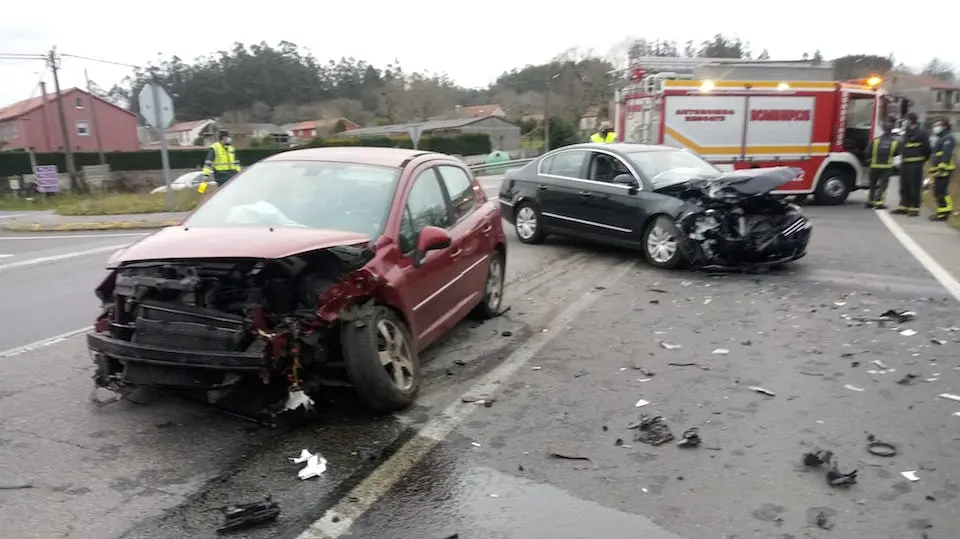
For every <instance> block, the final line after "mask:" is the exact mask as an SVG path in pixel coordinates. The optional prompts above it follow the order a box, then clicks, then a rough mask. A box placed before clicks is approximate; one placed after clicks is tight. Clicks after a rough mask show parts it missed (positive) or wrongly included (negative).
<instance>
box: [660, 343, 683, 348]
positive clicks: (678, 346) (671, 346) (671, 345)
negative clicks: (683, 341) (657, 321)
mask: <svg viewBox="0 0 960 539" xmlns="http://www.w3.org/2000/svg"><path fill="white" fill-rule="evenodd" d="M660 346H661V347H662V348H664V349H666V350H679V349H680V348H682V345H679V344H670V343H668V342H664V341H660Z"/></svg>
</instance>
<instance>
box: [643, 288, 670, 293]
mask: <svg viewBox="0 0 960 539" xmlns="http://www.w3.org/2000/svg"><path fill="white" fill-rule="evenodd" d="M647 290H648V291H650V292H656V293H658V294H667V293H668V292H667V291H666V290H664V289H662V288H648V289H647Z"/></svg>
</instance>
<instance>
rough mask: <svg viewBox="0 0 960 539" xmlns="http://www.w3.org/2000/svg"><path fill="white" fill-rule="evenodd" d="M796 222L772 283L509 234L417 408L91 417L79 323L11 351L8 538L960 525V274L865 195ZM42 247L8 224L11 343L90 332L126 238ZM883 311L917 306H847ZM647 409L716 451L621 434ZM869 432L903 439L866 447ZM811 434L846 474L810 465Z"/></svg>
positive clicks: (137, 409)
mask: <svg viewBox="0 0 960 539" xmlns="http://www.w3.org/2000/svg"><path fill="white" fill-rule="evenodd" d="M485 188H487V190H488V192H491V191H493V192H495V188H494V186H492V185H489V184H488V185H485ZM807 212H808V214H809V215H810V217H811V219H812V220H813V221H814V223H815V226H816V229H815V233H814V239H813V241H812V243H811V249H810V254H809V256H808V257H807V258H806V259H804V260H802V261H800V262H799V263H797V264H795V265H793V266H790V267H789V268H788V269H787V270H785V271H781V272H775V273H768V274H760V275H741V274H723V275H709V274H703V273H691V272H678V273H668V272H661V271H656V270H654V269H652V268H650V267H649V266H647V265H646V264H644V263H643V262H642V261H640V260H639V257H638V256H637V255H636V254H635V253H630V252H625V251H622V250H617V249H607V248H598V247H595V246H591V245H586V244H583V243H579V242H573V241H569V240H562V239H556V238H550V239H549V240H548V242H547V243H546V244H545V245H541V246H532V247H531V246H524V245H522V244H519V243H518V242H516V241H515V240H514V238H513V236H512V234H510V245H509V262H508V287H509V288H508V294H507V301H508V303H509V304H510V305H511V309H510V310H509V311H508V312H507V313H506V314H505V315H503V316H501V317H500V318H498V319H495V320H493V321H489V322H486V323H483V324H480V323H477V322H465V323H463V324H461V325H460V326H459V327H458V328H457V329H456V330H455V331H454V332H453V334H451V335H450V336H449V337H447V338H445V339H443V341H442V342H440V343H438V344H437V345H435V346H433V347H431V348H430V350H429V351H428V352H427V354H426V358H425V361H426V372H427V373H428V380H427V384H426V386H425V388H424V391H423V394H422V397H421V399H420V401H419V402H418V404H417V406H416V407H414V408H413V409H411V410H408V411H406V412H405V413H402V414H397V415H395V416H389V417H378V418H374V417H371V416H369V415H367V414H365V413H363V412H360V411H357V410H356V408H355V407H354V406H351V403H352V401H351V400H350V397H349V395H341V394H331V402H330V403H329V404H327V405H326V406H324V411H323V414H322V417H321V418H320V420H318V421H317V422H316V423H315V424H313V425H310V426H307V427H303V428H300V429H297V430H292V431H273V430H257V429H255V428H252V426H251V425H250V424H249V423H246V422H244V421H241V420H238V419H235V418H232V417H228V416H224V415H222V414H218V413H216V412H213V411H211V410H208V409H205V408H200V407H197V406H195V405H191V404H187V403H183V402H180V401H176V400H173V399H162V400H161V401H159V402H156V403H153V404H151V405H149V406H138V405H135V404H132V403H127V402H121V403H118V404H115V405H109V406H105V407H96V406H93V405H91V404H90V403H89V402H88V395H89V392H90V387H91V382H90V379H89V378H90V375H91V373H92V369H91V367H90V361H89V358H88V357H87V354H86V351H85V349H84V347H83V344H82V340H81V338H79V337H68V338H64V339H62V340H56V341H54V342H53V343H52V344H48V345H45V346H35V347H32V348H30V349H28V350H20V351H17V352H16V353H15V354H14V355H7V357H2V356H0V451H2V453H0V455H2V459H0V486H3V485H4V484H6V485H8V486H12V485H13V484H14V483H16V482H18V481H20V482H29V483H31V484H32V485H33V488H31V489H21V490H0V521H2V522H3V523H4V527H3V529H4V532H3V533H0V535H2V536H3V537H7V536H9V537H17V538H23V539H30V538H34V537H36V538H44V539H47V538H55V537H71V538H87V537H90V538H109V537H126V538H137V539H154V538H164V539H166V538H170V539H173V538H181V537H191V538H207V537H215V536H216V534H215V532H214V528H215V526H216V523H217V513H216V508H218V507H220V506H222V505H225V504H228V503H237V502H245V501H253V500H255V499H257V498H258V497H260V496H262V495H265V494H268V493H269V494H272V495H273V497H274V499H275V500H277V501H279V502H280V503H281V506H282V508H283V511H284V513H283V516H282V517H281V519H280V520H279V521H278V522H277V523H276V524H274V525H272V526H268V527H265V528H261V529H257V530H252V531H247V532H243V533H240V534H238V535H237V536H238V537H243V538H251V539H252V538H261V537H262V538H265V537H280V538H290V539H294V538H296V539H315V538H334V537H357V538H380V537H383V538H390V539H407V538H409V539H414V538H416V539H424V538H426V539H431V538H437V539H442V538H446V537H449V536H451V535H452V534H455V533H459V537H460V538H462V539H494V538H524V539H526V538H531V539H539V538H544V539H546V538H554V539H568V538H569V539H579V538H595V537H604V538H610V539H619V538H636V537H644V538H645V539H647V538H649V539H667V538H669V539H678V538H682V539H701V538H704V539H706V538H718V537H723V538H734V537H736V538H740V539H744V538H748V537H749V538H754V537H755V538H778V539H788V538H801V537H849V538H861V537H863V538H868V537H869V538H871V539H874V538H876V539H881V538H891V539H901V538H918V539H919V538H921V537H924V535H923V534H924V533H926V534H927V536H928V537H930V538H937V539H939V538H954V537H960V520H958V519H957V518H956V517H955V515H956V511H957V510H958V509H960V498H958V496H960V453H958V452H957V451H956V443H957V441H956V440H957V439H958V436H960V435H958V425H960V416H958V415H957V414H958V413H960V402H953V401H950V400H947V399H943V398H938V395H939V394H942V393H953V394H960V353H958V350H960V348H958V347H960V330H957V329H955V328H956V326H960V302H958V300H960V297H954V295H953V294H951V293H950V292H948V290H947V288H946V287H945V286H944V285H947V286H955V285H956V282H955V280H954V281H952V282H951V281H950V279H953V277H951V276H949V275H947V276H946V277H944V274H943V273H938V274H937V275H936V276H935V275H933V274H931V272H930V271H929V270H930V267H925V266H924V265H923V264H922V263H921V262H919V261H918V259H917V257H916V256H915V255H916V252H917V251H916V249H915V248H914V246H911V248H910V249H908V248H906V247H905V246H904V244H902V243H901V242H900V241H899V240H898V238H897V237H895V236H894V234H892V233H891V228H888V226H886V224H885V222H886V221H882V220H881V219H879V218H878V217H877V216H875V215H874V213H873V212H871V211H867V210H864V209H862V207H860V206H859V205H857V204H856V200H854V201H852V202H851V203H850V204H848V205H846V206H843V207H810V208H808V209H807ZM891 221H892V220H891ZM892 226H893V227H894V228H893V229H892V230H899V229H898V228H897V225H892ZM911 226H919V225H917V224H915V223H913V224H911ZM18 237H22V236H18ZM43 238H46V239H11V237H9V236H0V253H3V254H12V255H13V256H9V257H5V258H3V259H2V260H0V287H2V290H3V297H4V299H5V301H4V305H5V309H4V312H5V313H7V316H8V317H10V319H13V321H12V322H8V324H7V325H6V326H5V327H4V328H3V329H2V330H0V343H2V344H0V349H6V348H13V347H18V346H22V345H25V344H28V343H31V342H34V341H37V340H39V339H43V338H45V337H46V338H49V337H51V336H54V335H57V334H61V333H64V332H69V331H71V330H74V329H76V328H80V327H82V326H84V325H86V324H89V322H90V319H91V317H92V313H93V312H94V305H95V300H94V299H93V297H92V288H93V286H94V285H95V284H96V282H97V280H98V279H99V278H101V277H102V275H103V270H102V263H103V259H104V258H105V256H106V255H107V252H106V249H107V247H108V246H112V245H117V244H122V243H124V242H127V241H130V239H131V238H132V236H131V237H126V236H124V237H118V236H100V235H91V234H85V235H78V236H76V237H73V238H58V237H51V236H43ZM904 241H907V242H908V244H909V241H910V240H909V239H907V240H904ZM953 241H954V245H955V244H956V243H955V242H956V240H955V239H953ZM96 249H104V251H100V252H94V250H96ZM78 253H87V254H78ZM66 254H73V255H75V256H72V257H70V258H59V259H58V258H53V257H57V256H61V257H62V256H64V255H66ZM37 259H45V260H46V261H45V262H39V263H33V264H32V265H30V264H28V265H21V266H15V267H11V266H10V264H11V263H16V262H27V261H30V260H37ZM927 265H928V266H929V262H928V263H927ZM931 267H932V266H931ZM934 270H935V271H936V268H934ZM953 270H954V275H955V274H956V273H957V272H956V268H953ZM937 277H939V278H940V281H938V279H937ZM958 295H960V293H958ZM11 298H12V299H11ZM11 301H12V303H10V302H11ZM9 305H13V306H14V308H9V307H7V306H9ZM890 308H895V309H908V310H913V311H916V313H917V318H916V320H915V321H912V322H908V323H906V324H904V326H903V327H902V328H899V329H896V330H895V329H894V328H892V327H884V328H880V327H877V325H876V324H872V323H871V324H862V323H856V322H854V321H853V319H855V318H857V317H863V316H873V315H877V314H879V313H880V312H882V311H885V310H887V309H890ZM14 313H15V314H14ZM8 320H9V319H8ZM903 329H910V330H913V331H915V332H916V334H914V335H910V336H907V335H903V334H901V332H900V331H901V330H903ZM664 343H666V344H673V345H680V347H679V348H673V347H670V348H672V349H666V348H664ZM940 343H942V344H940ZM724 350H726V351H727V352H726V353H722V352H723V351H724ZM0 354H2V352H0ZM907 374H914V375H916V378H915V379H914V381H913V383H911V384H898V383H897V381H898V380H900V379H902V378H903V377H904V376H905V375H907ZM753 387H761V388H764V389H765V390H769V391H770V392H771V393H772V394H773V396H768V395H765V394H762V393H759V392H757V391H756V390H754V389H751V388H753ZM491 394H495V396H496V400H495V402H494V403H493V405H492V406H489V407H487V406H482V405H477V404H476V403H467V402H463V401H471V400H475V399H477V398H483V397H485V396H488V395H491ZM641 400H642V401H645V402H648V403H649V404H645V405H644V406H642V407H639V408H638V407H637V406H636V404H638V401H641ZM641 413H648V414H652V415H663V416H664V417H665V422H666V423H667V425H669V427H670V429H671V430H672V432H673V434H674V435H675V436H676V437H677V438H678V439H679V438H680V436H681V434H682V433H683V432H684V431H685V430H686V429H689V428H691V427H696V428H698V429H699V434H700V436H701V437H702V439H703V443H702V444H701V446H700V447H697V448H692V449H684V448H679V447H677V446H676V445H675V443H673V442H670V443H667V444H664V445H660V446H652V445H648V444H644V443H642V442H638V441H635V440H634V432H635V431H633V430H630V429H628V428H627V427H628V425H630V424H631V423H634V422H635V421H637V420H638V418H639V415H640V414H641ZM868 435H873V436H875V437H876V439H879V440H882V441H886V442H890V443H893V444H895V445H896V447H897V449H898V454H897V455H896V456H894V457H889V458H884V457H877V456H873V455H871V454H869V453H868V452H867V451H866V444H867V443H868ZM304 448H306V449H309V450H311V451H320V452H321V453H322V454H323V455H324V456H325V457H326V458H327V460H328V461H329V469H328V471H327V472H326V473H325V474H324V476H323V477H322V478H320V479H319V480H309V481H300V480H299V479H298V478H297V476H296V473H297V470H298V466H297V465H294V464H292V463H291V462H290V461H289V458H290V457H294V456H297V455H298V454H299V453H300V450H301V449H304ZM814 448H823V449H828V450H831V451H833V452H834V453H835V454H836V456H837V458H838V459H839V465H840V469H841V471H844V472H848V471H851V470H853V469H857V470H859V475H858V481H857V484H856V485H853V486H852V487H849V488H835V487H831V486H829V485H828V484H827V481H826V479H825V475H826V472H825V471H824V470H818V469H813V468H807V467H805V466H803V463H802V460H803V458H802V457H803V454H804V453H805V452H809V451H812V450H813V449H814ZM552 454H563V455H567V456H575V457H585V458H588V459H589V460H571V459H564V458H556V457H554V456H551V455H552ZM910 471H915V473H916V477H917V478H918V480H917V481H909V480H908V479H907V478H905V477H904V476H903V475H901V473H902V472H910ZM821 513H822V514H823V516H824V517H825V518H826V519H827V521H828V522H827V524H826V525H827V526H832V529H831V530H829V531H828V530H823V529H820V528H818V527H817V525H816V520H817V516H818V515H820V514H821Z"/></svg>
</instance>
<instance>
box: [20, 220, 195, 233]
mask: <svg viewBox="0 0 960 539" xmlns="http://www.w3.org/2000/svg"><path fill="white" fill-rule="evenodd" d="M180 222H181V221H180V220H169V221H91V222H87V223H60V224H54V225H46V224H43V223H30V222H26V221H7V222H5V223H3V229H4V230H8V231H10V232H82V231H94V230H149V229H157V228H166V227H168V226H177V225H179V224H180Z"/></svg>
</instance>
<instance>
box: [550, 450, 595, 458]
mask: <svg viewBox="0 0 960 539" xmlns="http://www.w3.org/2000/svg"><path fill="white" fill-rule="evenodd" d="M550 456H551V457H553V458H555V459H564V460H590V457H585V456H583V455H580V454H578V453H574V452H572V451H569V450H566V449H556V450H554V451H551V452H550Z"/></svg>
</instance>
